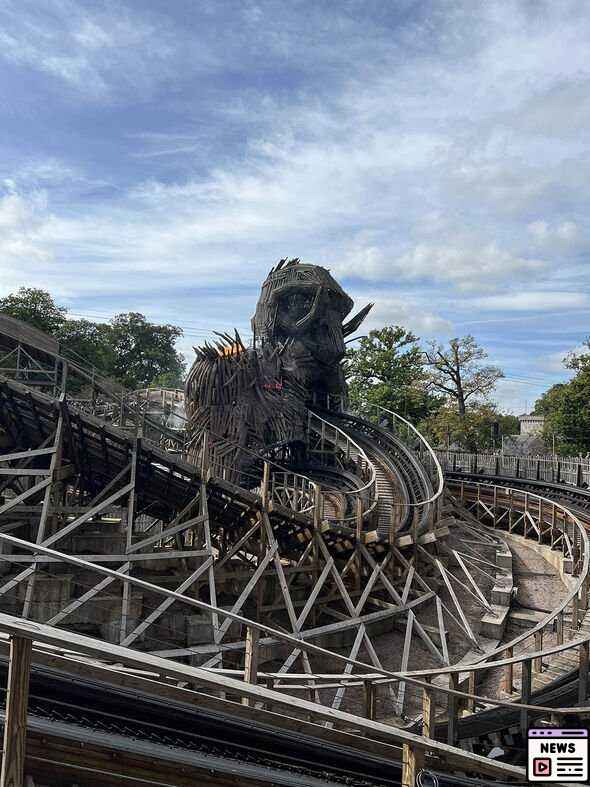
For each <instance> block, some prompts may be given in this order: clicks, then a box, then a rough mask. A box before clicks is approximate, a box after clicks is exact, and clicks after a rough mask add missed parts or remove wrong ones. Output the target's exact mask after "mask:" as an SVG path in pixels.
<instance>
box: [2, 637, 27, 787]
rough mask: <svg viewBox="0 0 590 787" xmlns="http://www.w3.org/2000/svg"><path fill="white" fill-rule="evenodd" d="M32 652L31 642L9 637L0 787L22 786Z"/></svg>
mask: <svg viewBox="0 0 590 787" xmlns="http://www.w3.org/2000/svg"><path fill="white" fill-rule="evenodd" d="M32 649H33V643H32V641H31V640H30V639H23V638H22V637H11V639H10V663H9V667H8V693H7V697H6V716H5V719H4V745H3V756H2V773H1V776H0V787H22V784H23V777H24V768H25V750H26V741H27V708H28V704H29V676H30V672H31V651H32Z"/></svg>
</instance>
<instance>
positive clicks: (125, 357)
mask: <svg viewBox="0 0 590 787" xmlns="http://www.w3.org/2000/svg"><path fill="white" fill-rule="evenodd" d="M111 327H112V334H111V335H112V349H113V353H114V359H115V360H114V365H113V375H114V376H115V377H116V378H117V379H118V380H119V381H120V382H122V383H123V385H125V386H127V387H128V388H143V387H146V386H149V385H151V384H152V383H153V381H154V380H156V379H158V378H160V377H161V375H163V374H168V375H170V377H169V378H168V382H170V381H172V380H174V381H176V382H177V383H180V382H181V381H182V379H183V378H184V374H185V363H184V358H183V356H182V355H181V354H180V353H179V352H177V350H176V347H175V342H176V339H178V338H179V337H180V336H182V330H181V329H180V328H177V327H176V326H175V325H155V324H154V323H151V322H148V321H147V320H146V318H145V317H144V316H143V314H139V313H138V312H129V313H128V314H118V315H116V316H115V317H114V318H113V319H112V321H111Z"/></svg>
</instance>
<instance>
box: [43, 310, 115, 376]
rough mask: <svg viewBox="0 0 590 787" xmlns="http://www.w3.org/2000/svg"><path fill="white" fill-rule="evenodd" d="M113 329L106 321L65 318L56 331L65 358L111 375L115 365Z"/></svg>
mask: <svg viewBox="0 0 590 787" xmlns="http://www.w3.org/2000/svg"><path fill="white" fill-rule="evenodd" d="M112 333H113V329H112V327H111V326H110V325H108V324H107V323H96V322H91V321H90V320H66V321H65V322H64V324H63V325H62V326H61V328H60V329H59V331H58V334H57V337H58V339H59V341H60V347H61V352H62V354H63V355H65V356H66V357H67V358H70V359H71V360H73V361H76V362H78V363H81V364H82V365H85V366H86V365H88V364H90V365H91V366H93V367H94V368H95V369H96V370H97V371H99V372H100V373H102V374H104V375H106V376H111V375H112V371H113V369H114V366H115V352H114V348H113V336H112Z"/></svg>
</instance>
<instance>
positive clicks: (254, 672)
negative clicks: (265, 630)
mask: <svg viewBox="0 0 590 787" xmlns="http://www.w3.org/2000/svg"><path fill="white" fill-rule="evenodd" d="M259 636H260V632H259V631H258V629H255V628H252V626H248V629H247V631H246V655H245V656H244V682H245V683H251V684H252V685H256V684H257V683H258V639H259ZM249 704H250V698H249V697H242V705H249Z"/></svg>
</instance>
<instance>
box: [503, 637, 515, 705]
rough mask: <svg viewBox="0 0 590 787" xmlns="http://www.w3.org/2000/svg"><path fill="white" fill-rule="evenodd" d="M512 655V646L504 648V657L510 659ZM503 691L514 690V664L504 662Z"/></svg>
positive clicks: (507, 692)
mask: <svg viewBox="0 0 590 787" xmlns="http://www.w3.org/2000/svg"><path fill="white" fill-rule="evenodd" d="M513 656H514V648H506V650H505V651H504V658H506V659H511V658H512V657H513ZM504 691H505V692H506V694H512V692H513V691H514V664H506V666H505V667H504Z"/></svg>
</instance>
